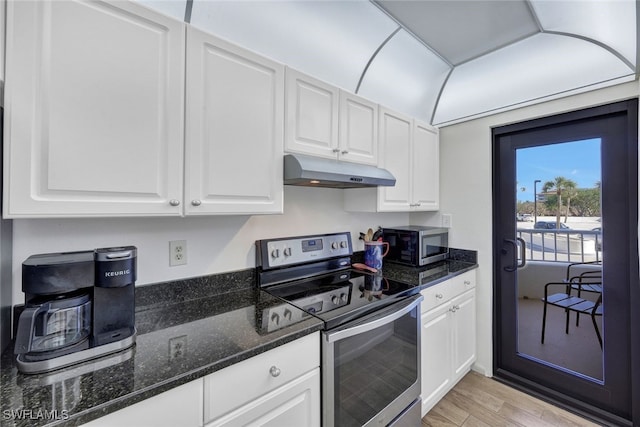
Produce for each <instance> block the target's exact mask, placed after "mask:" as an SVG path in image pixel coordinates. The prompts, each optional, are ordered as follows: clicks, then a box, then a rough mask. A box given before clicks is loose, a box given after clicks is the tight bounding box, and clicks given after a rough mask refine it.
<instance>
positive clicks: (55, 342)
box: [14, 246, 137, 373]
mask: <svg viewBox="0 0 640 427" xmlns="http://www.w3.org/2000/svg"><path fill="white" fill-rule="evenodd" d="M136 260H137V250H136V248H135V247H133V246H127V247H116V248H102V249H96V250H93V251H82V252H67V253H53V254H40V255H32V256H30V257H29V258H27V260H25V261H24V262H23V264H22V290H23V291H24V293H25V306H24V309H23V311H22V313H21V314H20V318H19V320H18V327H17V331H16V342H15V351H14V353H15V354H16V355H17V358H16V361H17V365H18V369H19V370H20V371H21V372H24V373H38V372H46V371H50V370H53V369H58V368H61V367H64V366H69V365H72V364H75V363H79V362H82V361H85V360H88V359H93V358H96V357H100V356H104V355H106V354H110V353H113V352H116V351H120V350H123V349H125V348H128V347H130V346H131V345H133V343H134V342H135V334H136V331H135V280H136Z"/></svg>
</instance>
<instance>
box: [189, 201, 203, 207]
mask: <svg viewBox="0 0 640 427" xmlns="http://www.w3.org/2000/svg"><path fill="white" fill-rule="evenodd" d="M191 204H192V205H193V206H200V205H201V204H202V202H201V201H200V200H198V199H196V200H192V201H191Z"/></svg>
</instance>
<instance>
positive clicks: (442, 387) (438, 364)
mask: <svg viewBox="0 0 640 427" xmlns="http://www.w3.org/2000/svg"><path fill="white" fill-rule="evenodd" d="M449 309H450V307H449V305H446V304H445V305H444V306H440V307H438V308H436V309H433V310H431V311H430V312H427V313H425V314H423V315H422V336H421V341H422V343H421V345H422V353H421V354H422V369H421V372H422V393H421V395H422V416H424V415H425V414H426V413H427V412H428V411H429V410H430V409H431V408H432V407H433V406H434V405H435V404H436V403H437V402H438V401H439V400H440V399H441V398H442V397H443V396H444V395H445V394H447V391H449V389H450V388H451V363H452V361H451V348H452V347H451V320H450V312H449Z"/></svg>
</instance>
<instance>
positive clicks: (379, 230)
mask: <svg viewBox="0 0 640 427" xmlns="http://www.w3.org/2000/svg"><path fill="white" fill-rule="evenodd" d="M381 237H382V227H378V229H377V230H376V232H375V233H373V237H372V238H371V240H372V241H374V242H376V241H377V240H378V239H379V238H381Z"/></svg>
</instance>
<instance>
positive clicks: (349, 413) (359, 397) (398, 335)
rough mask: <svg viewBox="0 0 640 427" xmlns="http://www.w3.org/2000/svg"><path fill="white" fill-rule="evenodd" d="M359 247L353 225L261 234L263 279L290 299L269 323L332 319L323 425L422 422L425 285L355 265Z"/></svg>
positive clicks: (326, 334)
mask: <svg viewBox="0 0 640 427" xmlns="http://www.w3.org/2000/svg"><path fill="white" fill-rule="evenodd" d="M352 255H353V248H352V243H351V234H350V233H348V232H342V233H333V234H320V235H310V236H298V237H287V238H276V239H265V240H258V241H256V257H257V266H258V281H259V286H260V287H261V288H262V289H263V290H264V291H266V292H268V293H270V294H271V295H273V296H276V297H278V298H281V299H282V300H283V301H285V302H286V303H285V302H283V304H282V305H280V306H275V307H270V308H269V312H268V313H264V314H263V316H262V318H263V325H262V326H263V328H266V329H267V330H275V329H278V328H280V327H282V326H283V325H284V324H287V323H288V322H296V321H298V320H300V319H299V318H295V317H297V316H301V317H307V316H315V317H317V318H319V319H321V320H322V321H323V322H324V330H323V332H322V425H323V426H340V427H349V426H358V427H360V426H371V425H376V426H386V425H393V426H405V425H406V426H415V425H419V424H420V301H421V300H422V296H420V294H419V288H418V287H416V286H413V285H409V284H406V283H401V282H396V281H392V280H388V279H387V278H385V277H384V275H383V274H382V273H381V272H378V273H375V274H373V273H366V272H363V271H360V270H355V269H353V268H352V267H351V265H352V263H351V257H352ZM288 304H292V305H294V306H296V307H298V308H300V309H301V310H302V314H297V315H294V314H293V312H292V310H290V309H288V308H287V307H288ZM296 312H297V313H300V312H298V311H296Z"/></svg>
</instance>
